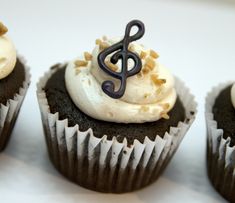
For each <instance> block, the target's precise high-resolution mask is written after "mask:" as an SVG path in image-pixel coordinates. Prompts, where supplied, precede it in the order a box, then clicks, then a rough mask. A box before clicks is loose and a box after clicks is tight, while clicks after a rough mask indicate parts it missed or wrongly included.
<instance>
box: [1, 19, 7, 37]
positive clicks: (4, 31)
mask: <svg viewBox="0 0 235 203" xmlns="http://www.w3.org/2000/svg"><path fill="white" fill-rule="evenodd" d="M7 31H8V29H7V27H6V26H5V25H3V24H2V23H1V22H0V36H2V35H4V34H6V33H7Z"/></svg>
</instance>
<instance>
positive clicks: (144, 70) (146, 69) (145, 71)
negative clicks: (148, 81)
mask: <svg viewBox="0 0 235 203" xmlns="http://www.w3.org/2000/svg"><path fill="white" fill-rule="evenodd" d="M149 71H150V69H149V67H148V66H146V64H145V65H144V68H143V69H142V72H143V74H144V75H145V74H148V73H149Z"/></svg>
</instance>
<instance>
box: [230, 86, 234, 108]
mask: <svg viewBox="0 0 235 203" xmlns="http://www.w3.org/2000/svg"><path fill="white" fill-rule="evenodd" d="M231 100H232V104H233V107H234V108H235V83H234V84H233V86H232V89H231Z"/></svg>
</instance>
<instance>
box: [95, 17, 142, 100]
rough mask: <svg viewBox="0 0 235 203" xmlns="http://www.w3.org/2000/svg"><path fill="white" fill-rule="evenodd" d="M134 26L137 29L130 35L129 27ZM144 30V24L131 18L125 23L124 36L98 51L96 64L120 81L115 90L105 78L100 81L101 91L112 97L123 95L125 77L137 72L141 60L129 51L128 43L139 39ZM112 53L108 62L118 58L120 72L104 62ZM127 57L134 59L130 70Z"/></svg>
mask: <svg viewBox="0 0 235 203" xmlns="http://www.w3.org/2000/svg"><path fill="white" fill-rule="evenodd" d="M134 26H137V28H138V31H137V32H136V33H135V34H134V35H132V36H130V32H131V29H132V27H134ZM144 32H145V28H144V24H143V23H142V22H141V21H139V20H133V21H131V22H129V23H128V24H127V26H126V31H125V36H124V38H123V39H122V40H121V41H120V42H118V43H116V44H114V45H112V46H110V47H108V48H107V49H105V50H104V51H102V52H100V54H99V55H98V64H99V66H100V68H101V69H102V70H103V71H104V72H106V73H107V74H109V75H110V76H112V77H114V78H116V79H119V80H120V82H121V84H120V88H119V89H118V90H117V91H115V86H114V83H113V81H110V80H107V81H104V82H103V83H102V89H103V91H104V92H105V93H106V94H107V95H109V96H110V97H112V98H114V99H118V98H121V97H122V96H123V95H124V93H125V89H126V80H127V78H128V77H130V76H133V75H135V74H137V73H139V72H140V70H141V67H142V62H141V59H140V57H139V56H138V55H137V54H135V53H133V52H131V51H129V50H128V45H129V43H130V42H132V41H135V40H138V39H140V38H141V37H142V36H143V35H144ZM112 53H114V54H113V55H112V57H111V59H110V62H111V63H113V64H116V63H117V62H118V60H121V61H122V69H121V72H115V71H113V70H111V69H110V68H109V67H108V66H107V65H106V64H105V59H106V57H107V56H108V55H110V54H112ZM128 59H132V60H133V61H134V66H133V68H132V69H131V70H128Z"/></svg>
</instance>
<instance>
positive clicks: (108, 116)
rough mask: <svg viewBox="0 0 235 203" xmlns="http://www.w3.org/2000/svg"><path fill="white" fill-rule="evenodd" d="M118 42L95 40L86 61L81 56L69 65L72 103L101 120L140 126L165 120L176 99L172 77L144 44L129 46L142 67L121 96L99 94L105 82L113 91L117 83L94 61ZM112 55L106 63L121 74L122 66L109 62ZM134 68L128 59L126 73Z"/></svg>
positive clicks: (69, 86)
mask: <svg viewBox="0 0 235 203" xmlns="http://www.w3.org/2000/svg"><path fill="white" fill-rule="evenodd" d="M118 41H119V39H118V38H115V39H106V38H104V39H103V41H101V40H97V45H96V46H95V48H94V50H93V52H92V54H91V55H90V57H89V60H86V56H85V54H84V56H81V57H78V58H77V59H76V60H74V61H71V62H70V63H69V64H68V66H67V68H66V73H65V81H66V87H67V90H68V92H69V94H70V97H71V98H72V100H73V102H74V103H75V104H76V105H77V107H78V108H79V109H80V110H82V111H83V112H84V113H86V114H87V115H89V116H91V117H93V118H95V119H99V120H104V121H111V122H119V123H143V122H150V121H156V120H158V119H160V118H168V115H167V112H169V111H170V110H171V109H172V108H173V106H174V104H175V101H176V97H177V96H176V91H175V89H174V78H173V76H172V75H171V74H170V72H169V71H168V70H167V69H166V68H165V67H164V66H162V65H161V64H159V63H158V62H157V60H156V59H157V58H158V55H157V53H156V52H154V51H153V50H151V49H147V48H145V47H144V46H143V45H139V44H137V43H135V42H133V43H131V44H130V45H129V49H130V50H131V51H132V52H135V53H136V54H138V55H139V56H140V58H141V61H142V65H143V67H142V70H141V72H140V73H138V74H137V75H134V76H132V77H129V78H127V85H126V91H125V93H124V95H123V97H121V98H120V99H113V98H111V97H109V96H107V95H106V94H105V93H104V92H103V91H102V89H101V84H102V83H103V82H104V81H107V80H111V81H113V82H114V84H115V88H119V86H120V81H119V80H117V79H114V78H112V77H111V76H109V75H108V74H106V73H105V72H104V71H103V70H102V69H101V68H100V67H99V65H98V61H97V57H98V55H99V53H100V51H101V50H102V49H104V48H106V47H109V46H111V45H112V44H114V43H116V42H118ZM111 56H112V55H109V56H108V57H107V58H106V59H107V61H106V64H107V65H108V66H109V67H110V69H112V70H113V71H115V72H120V71H121V67H122V66H121V63H120V62H119V61H118V63H117V64H115V65H114V64H112V63H111V62H109V61H110V58H111ZM133 65H134V64H133V61H132V60H128V69H129V70H130V69H131V68H132V67H133Z"/></svg>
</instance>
